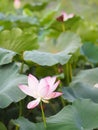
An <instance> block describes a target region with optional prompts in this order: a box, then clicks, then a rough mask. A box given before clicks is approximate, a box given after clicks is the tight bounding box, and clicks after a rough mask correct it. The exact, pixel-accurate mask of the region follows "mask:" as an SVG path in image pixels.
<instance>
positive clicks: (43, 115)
mask: <svg viewBox="0 0 98 130" xmlns="http://www.w3.org/2000/svg"><path fill="white" fill-rule="evenodd" d="M40 107H41V112H42V118H43V123H44V127H45V128H46V127H47V125H46V117H45V113H44V109H43V104H42V102H40Z"/></svg>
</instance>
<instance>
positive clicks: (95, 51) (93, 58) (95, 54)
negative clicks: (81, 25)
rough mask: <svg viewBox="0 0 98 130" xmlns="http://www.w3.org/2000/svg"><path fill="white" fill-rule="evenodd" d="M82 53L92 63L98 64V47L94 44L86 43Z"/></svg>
mask: <svg viewBox="0 0 98 130" xmlns="http://www.w3.org/2000/svg"><path fill="white" fill-rule="evenodd" d="M81 53H82V54H83V55H84V56H85V57H86V58H87V59H88V61H90V62H92V63H98V45H96V44H93V43H84V44H83V46H82V47H81Z"/></svg>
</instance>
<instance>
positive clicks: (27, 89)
mask: <svg viewBox="0 0 98 130" xmlns="http://www.w3.org/2000/svg"><path fill="white" fill-rule="evenodd" d="M19 88H20V89H21V91H23V92H24V93H25V94H27V95H29V96H32V97H33V94H32V91H31V89H30V88H29V87H28V86H27V85H19Z"/></svg>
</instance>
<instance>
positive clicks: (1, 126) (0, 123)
mask: <svg viewBox="0 0 98 130" xmlns="http://www.w3.org/2000/svg"><path fill="white" fill-rule="evenodd" d="M0 130H7V128H6V127H5V125H4V124H3V123H2V122H0Z"/></svg>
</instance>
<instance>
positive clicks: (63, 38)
mask: <svg viewBox="0 0 98 130" xmlns="http://www.w3.org/2000/svg"><path fill="white" fill-rule="evenodd" d="M80 42H81V40H80V38H79V37H78V36H77V35H76V34H74V33H71V32H66V33H62V34H61V35H60V36H59V38H58V39H57V41H55V43H54V42H53V40H52V43H51V41H50V44H48V43H49V42H48V43H46V44H41V47H40V49H39V51H25V52H24V54H23V57H24V60H25V61H31V62H33V63H37V64H39V65H42V66H44V65H46V66H52V65H55V64H58V63H60V64H62V65H63V64H65V63H67V62H68V60H69V59H70V58H71V57H72V55H73V53H75V52H76V50H77V49H78V48H79V47H80V46H81V43H80ZM46 51H48V52H46Z"/></svg>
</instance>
